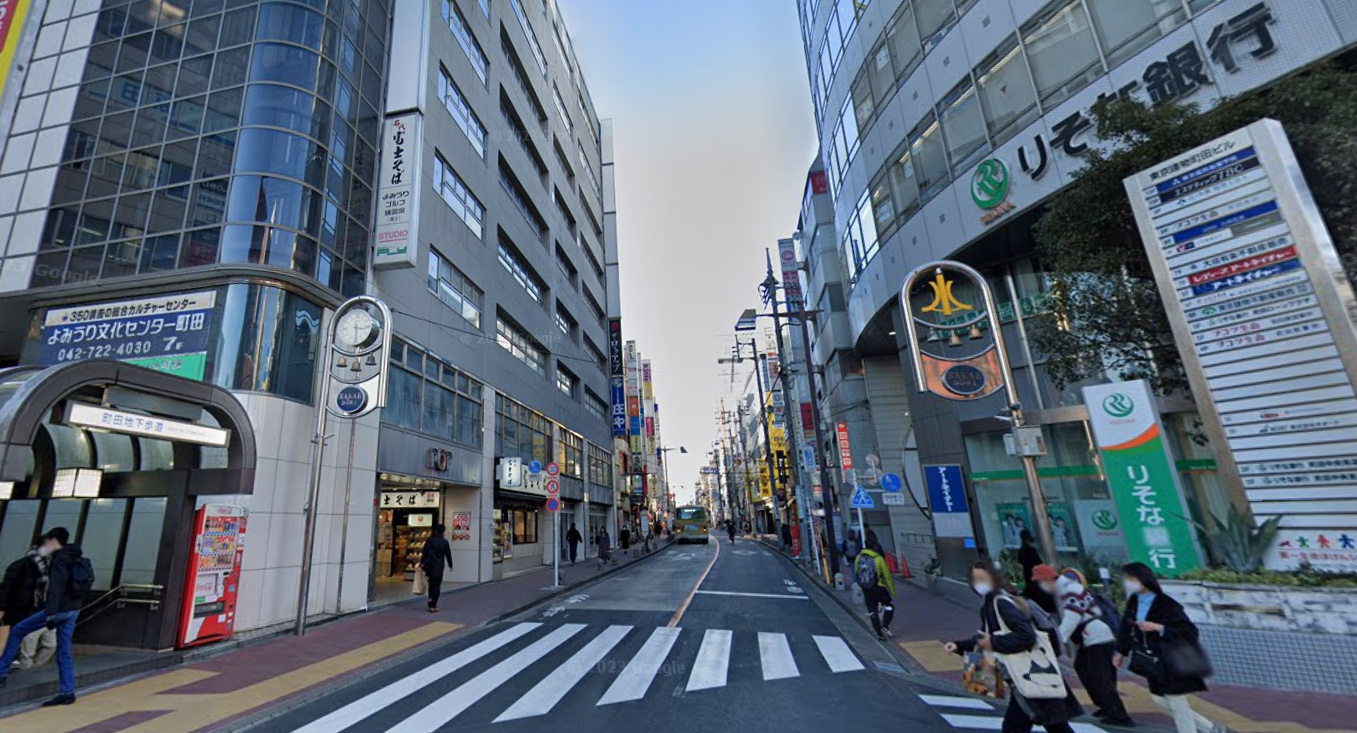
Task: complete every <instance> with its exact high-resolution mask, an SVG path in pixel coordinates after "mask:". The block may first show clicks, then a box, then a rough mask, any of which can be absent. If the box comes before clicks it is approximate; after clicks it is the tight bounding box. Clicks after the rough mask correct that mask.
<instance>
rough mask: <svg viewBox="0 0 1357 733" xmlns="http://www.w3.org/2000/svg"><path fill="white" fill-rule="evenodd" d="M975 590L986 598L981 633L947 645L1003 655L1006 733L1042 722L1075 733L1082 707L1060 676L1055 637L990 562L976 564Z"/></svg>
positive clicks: (1051, 729)
mask: <svg viewBox="0 0 1357 733" xmlns="http://www.w3.org/2000/svg"><path fill="white" fill-rule="evenodd" d="M971 589H972V590H974V591H975V593H976V595H979V596H980V597H981V598H982V599H983V600H982V601H981V604H980V633H978V634H977V635H976V636H974V637H972V638H970V639H960V640H957V641H952V642H948V643H947V644H946V645H944V648H945V649H946V650H947V651H948V652H951V653H953V654H960V655H966V654H969V653H971V652H972V651H975V650H977V649H981V650H984V651H988V652H993V653H994V655H995V656H996V657H997V658H998V660H999V664H1000V667H1001V668H1002V669H1003V670H1004V676H1005V677H1006V678H1007V680H1008V686H1009V688H1010V689H1011V690H1012V694H1011V695H1010V696H1009V701H1008V710H1007V711H1006V712H1005V713H1004V721H1003V727H1002V733H1031V731H1032V729H1033V727H1034V726H1037V725H1042V726H1045V727H1046V730H1047V731H1048V733H1073V730H1074V729H1073V728H1072V727H1071V726H1070V720H1071V719H1072V718H1076V717H1078V716H1080V715H1082V714H1083V709H1082V708H1080V706H1079V702H1078V701H1077V700H1076V699H1075V698H1074V693H1073V691H1071V690H1070V689H1069V686H1068V685H1066V684H1065V681H1064V679H1063V678H1062V677H1061V676H1060V664H1059V661H1058V659H1057V657H1056V654H1055V651H1054V650H1053V649H1051V648H1050V640H1049V639H1047V637H1046V635H1045V634H1044V633H1042V632H1040V631H1038V630H1037V628H1036V626H1035V625H1034V624H1033V622H1032V617H1031V614H1030V613H1029V611H1028V603H1029V602H1028V601H1027V599H1025V598H1022V597H1021V595H1020V594H1019V593H1018V591H1017V589H1016V588H1014V587H1013V586H1011V585H1010V584H1009V583H1008V582H1007V581H1005V580H1004V579H1003V577H1002V576H1000V575H999V573H998V571H996V570H995V569H994V566H993V565H992V564H991V563H988V562H978V563H976V564H975V565H973V566H972V567H971Z"/></svg>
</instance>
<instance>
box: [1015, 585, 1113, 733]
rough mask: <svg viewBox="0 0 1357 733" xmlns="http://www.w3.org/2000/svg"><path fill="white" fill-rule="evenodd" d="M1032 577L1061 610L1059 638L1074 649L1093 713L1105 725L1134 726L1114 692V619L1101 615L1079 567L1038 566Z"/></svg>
mask: <svg viewBox="0 0 1357 733" xmlns="http://www.w3.org/2000/svg"><path fill="white" fill-rule="evenodd" d="M1032 574H1033V577H1034V578H1035V579H1036V580H1037V582H1039V583H1041V584H1042V586H1043V589H1044V590H1046V591H1048V592H1050V593H1051V595H1052V596H1054V597H1055V598H1056V601H1057V605H1058V607H1059V609H1060V640H1061V641H1062V642H1064V643H1065V644H1068V645H1070V646H1071V647H1073V648H1074V650H1075V653H1074V672H1075V674H1077V675H1079V682H1080V683H1082V684H1083V685H1084V689H1085V690H1086V691H1087V692H1088V696H1089V699H1090V700H1092V701H1093V704H1094V706H1096V708H1097V709H1096V710H1095V711H1094V713H1093V716H1094V717H1096V718H1100V719H1101V720H1102V721H1103V722H1104V723H1106V724H1107V725H1116V726H1123V727H1127V728H1130V727H1134V726H1135V723H1134V722H1132V720H1131V716H1130V715H1129V714H1127V712H1126V705H1125V704H1124V703H1123V702H1122V700H1121V695H1120V694H1118V692H1117V667H1116V665H1115V664H1114V663H1113V657H1114V656H1115V655H1116V652H1117V643H1116V642H1117V634H1116V630H1115V629H1113V628H1112V624H1113V623H1115V621H1109V620H1108V619H1104V618H1103V612H1102V609H1101V608H1100V607H1099V605H1098V601H1097V598H1095V597H1094V595H1093V592H1092V591H1090V590H1089V589H1088V587H1087V586H1086V584H1085V581H1084V576H1083V574H1082V573H1080V572H1079V571H1078V570H1075V569H1073V568H1065V570H1063V571H1061V572H1060V573H1057V572H1056V570H1055V568H1053V567H1051V566H1050V565H1039V566H1037V567H1036V568H1035V569H1034V570H1033V572H1032Z"/></svg>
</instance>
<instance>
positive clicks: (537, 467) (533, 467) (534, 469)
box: [528, 459, 542, 473]
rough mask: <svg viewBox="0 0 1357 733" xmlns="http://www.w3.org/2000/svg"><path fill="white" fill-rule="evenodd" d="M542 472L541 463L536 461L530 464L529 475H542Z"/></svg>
mask: <svg viewBox="0 0 1357 733" xmlns="http://www.w3.org/2000/svg"><path fill="white" fill-rule="evenodd" d="M541 472H542V462H541V461H539V460H536V459H534V460H533V462H532V463H529V464H528V473H541Z"/></svg>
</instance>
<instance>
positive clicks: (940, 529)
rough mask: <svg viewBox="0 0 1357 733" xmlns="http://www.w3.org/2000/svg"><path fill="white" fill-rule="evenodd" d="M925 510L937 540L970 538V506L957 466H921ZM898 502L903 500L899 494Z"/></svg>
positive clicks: (973, 532)
mask: <svg viewBox="0 0 1357 733" xmlns="http://www.w3.org/2000/svg"><path fill="white" fill-rule="evenodd" d="M923 474H924V483H925V484H927V485H928V506H929V508H930V509H931V511H932V513H933V531H934V533H935V534H936V535H937V536H938V537H974V536H975V530H974V529H973V528H972V527H971V506H970V503H969V502H967V501H966V481H965V479H964V478H962V474H961V466H959V465H957V464H955V463H952V464H946V465H940V466H924V467H923ZM900 496H901V498H903V497H904V495H903V494H900Z"/></svg>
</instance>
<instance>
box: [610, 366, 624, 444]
mask: <svg viewBox="0 0 1357 733" xmlns="http://www.w3.org/2000/svg"><path fill="white" fill-rule="evenodd" d="M612 402H613V437H614V438H625V437H626V436H627V385H626V378H625V377H613V378H612Z"/></svg>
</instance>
